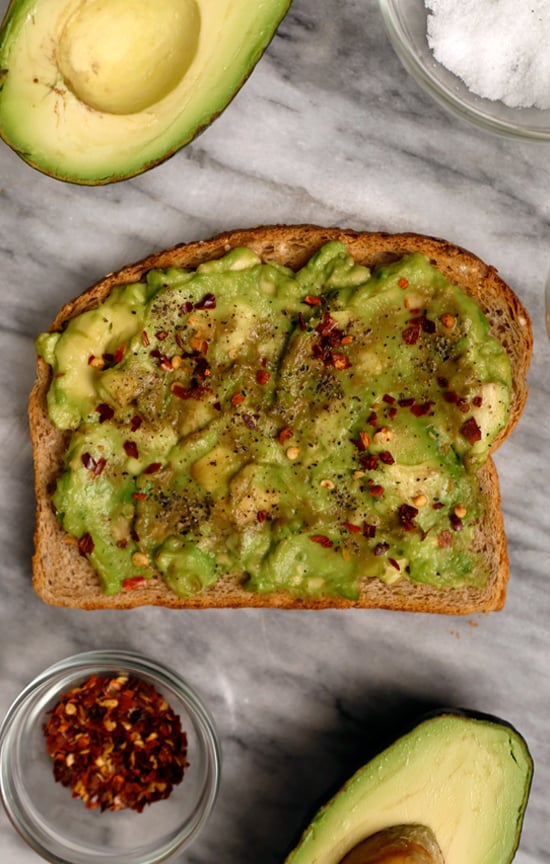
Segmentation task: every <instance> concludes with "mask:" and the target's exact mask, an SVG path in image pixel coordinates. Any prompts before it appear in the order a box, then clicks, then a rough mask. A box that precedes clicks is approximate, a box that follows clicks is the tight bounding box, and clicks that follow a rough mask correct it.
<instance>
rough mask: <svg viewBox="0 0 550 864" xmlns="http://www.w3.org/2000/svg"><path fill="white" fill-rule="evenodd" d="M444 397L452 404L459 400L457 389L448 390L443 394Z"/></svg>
mask: <svg viewBox="0 0 550 864" xmlns="http://www.w3.org/2000/svg"><path fill="white" fill-rule="evenodd" d="M443 398H444V400H445V402H448V403H449V404H450V405H456V403H457V402H458V393H456V391H455V390H446V391H445V393H444V394H443Z"/></svg>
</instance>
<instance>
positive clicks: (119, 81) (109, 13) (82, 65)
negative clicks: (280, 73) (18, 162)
mask: <svg viewBox="0 0 550 864" xmlns="http://www.w3.org/2000/svg"><path fill="white" fill-rule="evenodd" d="M289 6H290V0H265V2H262V3H250V2H248V0H234V2H231V3H226V2H221V0H154V2H151V0H11V2H10V5H9V7H8V10H7V12H6V15H5V17H4V21H3V24H2V27H1V29H0V134H1V136H2V138H3V139H4V140H5V141H6V143H7V144H8V145H9V146H10V147H12V148H13V150H15V151H16V152H17V153H18V154H19V155H20V156H21V157H22V158H23V159H24V160H25V161H26V162H28V163H29V164H30V165H32V166H33V167H34V168H37V169H38V170H39V171H42V172H44V173H45V174H49V175H50V176H52V177H55V178H57V179H60V180H67V181H70V182H73V183H79V184H86V185H100V184H105V183H111V182H114V181H117V180H123V179H125V178H128V177H132V176H134V175H136V174H140V173H141V172H143V171H145V170H147V169H148V168H151V167H152V166H153V165H156V164H158V163H159V162H162V161H164V160H165V159H167V158H168V157H169V156H171V155H172V154H173V153H175V152H176V151H177V150H179V149H180V148H181V147H183V146H184V145H185V144H187V143H189V141H191V140H192V139H193V138H194V137H195V136H196V135H197V134H198V133H199V132H200V131H201V130H202V129H204V128H205V127H206V126H208V125H209V124H210V123H211V122H212V121H213V120H214V119H215V118H216V117H217V116H218V115H219V114H220V113H221V111H222V110H223V109H224V108H225V107H226V105H227V104H228V103H229V102H230V101H231V99H232V98H233V96H234V95H235V94H236V93H237V91H238V90H239V89H240V87H241V86H242V84H243V83H244V82H245V80H246V79H247V77H248V76H249V75H250V73H251V71H252V69H253V68H254V66H255V65H256V63H257V62H258V60H259V59H260V57H261V56H262V54H263V52H264V51H265V49H266V47H267V46H268V44H269V42H270V41H271V39H272V37H273V35H274V33H275V31H276V29H277V27H278V25H279V23H280V22H281V20H282V18H283V17H284V15H285V14H286V12H287V11H288V8H289Z"/></svg>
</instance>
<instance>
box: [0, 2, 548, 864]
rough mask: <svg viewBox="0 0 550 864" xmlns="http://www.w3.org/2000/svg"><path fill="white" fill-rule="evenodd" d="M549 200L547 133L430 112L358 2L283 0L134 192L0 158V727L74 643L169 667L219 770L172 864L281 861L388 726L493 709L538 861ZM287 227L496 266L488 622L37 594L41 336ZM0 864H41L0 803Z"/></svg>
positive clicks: (542, 853)
mask: <svg viewBox="0 0 550 864" xmlns="http://www.w3.org/2000/svg"><path fill="white" fill-rule="evenodd" d="M6 6H7V2H6V0H2V2H0V11H1V12H2V14H3V12H4V11H5V8H6ZM549 193H550V144H548V145H538V144H532V143H521V142H518V141H511V140H505V139H502V138H498V137H494V136H492V135H490V134H488V133H483V132H481V131H478V130H476V129H474V128H472V127H470V126H467V125H465V124H464V123H463V122H461V121H459V120H456V119H453V118H451V117H450V116H448V115H447V114H446V113H444V112H443V110H442V109H440V108H439V107H437V106H436V105H435V104H434V103H432V101H430V99H429V98H428V97H427V96H426V95H424V93H423V92H422V91H421V90H420V89H419V88H418V86H417V85H416V84H415V83H414V82H413V81H412V80H411V79H410V78H409V77H407V74H406V73H405V72H404V70H403V68H402V67H401V65H400V63H399V61H398V59H397V58H396V56H395V55H394V53H393V52H392V50H391V48H390V46H389V44H388V42H387V39H386V36H385V34H384V32H383V29H382V23H381V18H380V14H379V12H378V9H377V5H376V2H375V0H343V2H336V0H295V2H294V4H293V6H292V9H291V11H290V13H289V15H288V17H287V18H286V20H285V21H284V22H283V23H282V25H281V27H280V29H279V32H278V34H277V36H276V37H275V39H274V41H273V42H272V44H271V46H270V48H269V50H268V52H267V53H266V54H265V56H264V58H263V59H262V61H261V62H260V64H259V65H258V66H257V68H256V70H255V72H254V74H253V75H252V77H251V78H250V80H249V81H248V82H247V84H246V86H245V87H244V89H243V90H242V91H241V92H240V94H239V95H238V96H237V98H236V99H235V100H234V102H233V103H232V104H231V106H230V107H229V108H228V109H227V111H226V112H225V113H224V114H223V115H222V116H221V118H220V119H219V120H218V121H217V122H216V123H215V124H214V125H213V126H212V127H211V128H210V129H208V130H207V131H206V132H204V133H203V134H202V135H201V136H200V137H199V138H198V139H197V140H196V141H195V142H194V143H193V144H192V145H190V146H189V147H188V148H187V149H186V150H184V151H181V152H180V153H179V154H177V155H176V156H174V157H173V158H172V159H171V160H170V161H169V162H167V163H166V164H164V165H162V166H160V167H157V168H155V169H153V170H152V171H150V172H149V173H147V174H145V175H143V176H141V177H139V178H136V179H134V180H131V181H127V182H124V183H121V184H117V185H113V186H108V187H103V188H95V189H94V188H79V187H76V186H70V185H64V184H62V183H59V182H57V181H54V180H51V179H49V178H47V177H45V176H43V175H41V174H39V173H37V172H35V171H33V170H32V169H30V168H29V167H27V166H26V165H25V164H24V163H23V162H22V161H20V160H19V159H18V158H17V157H16V156H15V155H14V154H13V153H12V152H11V151H10V150H9V149H8V148H7V147H5V146H4V145H2V146H0V291H1V298H2V311H1V313H0V355H1V361H0V376H1V377H0V383H1V390H0V392H1V394H2V395H1V399H0V442H1V446H0V546H1V548H2V555H1V558H0V571H1V583H2V595H3V599H2V602H1V604H0V715H2V716H3V714H4V713H5V711H6V709H7V707H8V705H9V703H10V701H11V700H12V699H13V698H14V697H15V695H16V694H17V692H18V691H19V690H20V688H21V687H22V686H23V685H24V684H26V683H27V682H28V681H29V680H30V678H31V677H32V676H33V675H34V674H35V673H37V672H38V671H39V670H41V669H42V668H43V667H44V666H45V665H46V664H49V663H50V662H53V661H55V660H58V659H60V658H62V657H64V656H66V655H68V654H71V653H73V652H76V651H80V650H84V649H90V648H97V647H103V646H118V647H124V648H131V649H138V650H141V651H143V652H145V653H147V654H148V655H150V656H152V657H155V658H158V659H164V660H168V661H169V662H170V663H172V664H173V665H174V666H175V667H176V668H177V669H178V670H179V671H180V672H183V673H184V674H185V675H186V676H187V677H188V679H189V680H190V681H191V682H192V683H193V684H194V685H195V686H196V687H197V688H198V689H199V691H200V692H201V693H202V694H203V696H204V697H205V699H206V700H207V702H208V703H209V705H210V706H211V708H212V711H213V713H214V716H215V719H216V722H217V725H218V729H219V732H220V735H221V741H222V747H223V778H222V784H221V790H220V796H219V799H218V803H217V807H216V810H215V813H214V815H213V818H212V820H211V822H210V823H209V825H208V827H207V829H206V831H205V832H204V833H203V834H202V835H201V836H200V838H199V839H198V840H197V841H196V843H195V844H194V845H193V846H192V847H191V848H190V850H189V851H188V852H187V853H185V854H183V855H182V856H180V858H179V859H178V861H181V862H182V864H183V862H189V864H210V862H212V861H223V862H224V864H258V862H261V864H282V861H283V859H284V856H285V853H286V852H287V851H288V850H289V848H290V847H291V845H292V844H293V841H294V840H295V839H296V837H297V834H298V832H299V830H300V829H301V828H302V827H304V825H305V821H306V818H307V816H308V815H310V814H311V813H312V811H313V808H314V806H315V805H316V804H317V803H319V802H320V801H322V800H323V799H324V798H326V796H327V795H328V792H329V790H332V789H333V788H334V787H335V785H337V784H339V783H340V782H342V781H343V780H344V779H346V778H347V776H348V775H349V774H350V773H351V772H352V771H353V770H354V769H355V768H357V767H358V766H359V765H360V764H362V762H363V761H364V760H365V759H366V757H367V756H368V755H370V754H372V753H373V752H374V751H375V750H376V749H378V748H379V747H380V746H381V745H382V744H384V743H386V741H387V740H388V738H389V737H391V733H392V732H393V731H394V730H395V729H397V728H398V727H399V725H400V724H401V723H402V722H403V720H405V719H407V718H411V717H413V716H415V715H417V714H419V713H421V712H422V710H424V708H426V707H433V706H439V705H449V704H452V705H461V706H466V707H470V708H474V709H478V710H481V711H487V712H491V713H494V714H497V715H500V716H502V717H504V718H506V719H507V720H509V721H511V722H512V723H514V724H515V725H516V726H517V727H518V729H519V730H520V731H521V732H522V733H523V734H524V736H525V737H526V739H527V741H528V743H529V746H530V748H531V751H532V754H533V757H534V760H535V766H536V771H535V778H534V782H533V787H532V793H531V798H530V802H529V806H528V810H527V814H526V819H525V825H524V831H523V835H522V840H521V845H520V848H519V851H518V853H517V857H516V861H517V864H542V862H544V861H550V857H549V852H548V848H549V847H548V842H547V840H548V831H549V828H548V826H549V825H550V743H549V742H550V737H549V735H548V722H549V719H550V672H549V660H550V632H549V631H550V627H549V624H550V583H549V571H550V507H549V502H548V494H549V493H548V487H549V467H548V466H549V459H548V456H547V454H546V447H547V446H548V439H549V435H550V402H549V395H550V377H549V375H548V369H549V364H550V354H549V348H548V345H547V341H546V335H545V331H544V318H543V284H544V278H545V274H546V270H547V267H548V264H549V263H550V236H549V235H550V231H549V228H550V194H549ZM304 221H311V222H317V223H322V224H329V225H340V226H346V227H353V228H364V229H386V230H389V231H393V230H403V229H411V230H415V231H420V232H426V233H431V234H437V235H439V236H443V237H446V238H447V239H449V240H451V241H454V242H456V243H459V244H461V245H463V246H466V247H467V248H469V249H471V250H472V251H474V252H476V253H477V254H478V255H480V256H481V257H483V258H484V259H485V260H487V261H489V262H490V263H492V264H494V265H495V266H496V267H497V268H498V269H499V271H500V273H501V275H502V276H503V277H504V278H505V279H506V280H507V281H509V283H510V284H511V285H512V286H513V288H514V289H515V290H516V291H517V293H518V294H519V296H520V297H521V299H522V300H523V302H524V303H525V304H526V306H527V308H528V310H529V311H530V313H531V315H532V317H533V321H534V330H535V353H534V358H533V363H532V367H531V371H530V387H531V390H530V399H529V402H528V405H527V409H526V411H525V414H524V416H523V418H522V420H521V423H520V425H519V427H518V429H517V430H516V432H515V433H514V435H513V437H512V438H511V439H510V440H509V441H508V442H506V444H505V445H504V447H503V448H502V450H501V451H500V452H499V454H498V456H497V462H498V467H499V470H500V475H501V487H502V497H503V508H504V516H505V521H506V527H507V533H508V538H509V554H510V560H511V571H512V575H511V583H510V589H509V595H508V602H507V606H506V609H505V611H503V612H501V613H498V614H493V615H489V616H485V617H483V616H469V617H467V618H460V619H458V618H446V617H429V616H423V615H419V616H414V615H406V614H396V613H387V612H376V611H374V612H372V611H354V612H345V611H330V612H324V613H311V612H282V613H281V612H276V611H265V610H264V611H262V610H255V611H247V610H243V611H215V610H214V611H208V612H171V611H169V610H159V609H140V610H136V611H133V612H128V613H121V612H118V613H116V612H115V613H108V612H87V613H86V612H79V611H74V610H61V609H54V608H50V607H47V606H45V605H44V604H42V602H41V601H40V600H38V599H37V597H36V596H35V595H34V594H33V591H32V588H31V581H30V579H31V553H32V528H33V506H34V502H33V489H32V466H31V451H30V444H29V439H28V432H27V418H26V400H27V395H28V392H29V389H30V387H31V384H32V380H33V368H34V352H33V339H34V337H35V336H36V334H37V333H38V332H39V331H40V330H41V329H44V328H45V327H46V326H47V324H48V323H49V321H50V319H51V318H52V317H53V315H54V313H55V312H56V311H57V309H58V307H59V306H60V305H61V304H62V303H64V302H65V301H66V300H67V299H69V298H70V297H72V296H73V295H75V294H77V293H79V292H80V291H81V290H83V289H84V288H85V287H87V286H88V285H89V284H91V283H92V282H93V281H94V280H96V279H97V278H99V277H101V276H102V275H104V274H105V273H107V272H109V271H110V270H113V269H116V268H118V267H119V266H122V265H123V264H126V263H128V262H130V261H133V260H137V259H139V258H141V257H143V256H144V255H145V254H147V253H149V252H151V251H153V250H156V249H160V248H163V247H166V246H169V245H171V244H173V243H176V242H179V241H189V240H195V239H200V238H204V237H207V236H209V235H211V234H213V233H215V232H217V231H219V230H223V229H228V228H232V227H244V226H250V225H255V224H258V223H270V222H287V223H292V222H304ZM0 860H1V861H2V864H32V862H34V861H35V860H37V859H36V856H35V855H34V854H33V853H32V852H31V851H29V850H28V849H27V848H26V846H25V845H24V844H23V842H22V841H21V840H20V839H19V837H18V836H17V835H16V834H15V832H14V831H13V829H12V828H11V826H10V825H9V824H8V822H7V820H6V818H5V816H4V814H3V813H2V814H0ZM465 864H466V862H465Z"/></svg>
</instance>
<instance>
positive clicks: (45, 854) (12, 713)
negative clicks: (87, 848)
mask: <svg viewBox="0 0 550 864" xmlns="http://www.w3.org/2000/svg"><path fill="white" fill-rule="evenodd" d="M117 666H120V667H121V669H122V668H124V667H127V668H128V669H129V670H130V671H131V672H133V673H135V674H136V676H137V677H139V674H140V672H142V673H143V674H147V675H148V676H150V677H151V678H152V679H155V680H157V681H158V682H159V685H161V686H162V685H163V684H164V685H165V686H167V687H168V688H171V689H172V690H174V692H175V693H176V694H177V695H178V697H179V698H180V699H181V701H182V703H184V704H185V706H186V708H187V710H188V711H189V713H190V715H191V716H192V718H193V720H194V721H196V722H197V726H198V727H199V729H200V732H201V735H202V736H203V738H204V751H205V759H206V763H207V766H208V778H209V779H208V783H207V785H206V788H205V790H204V793H203V794H202V796H201V798H199V800H200V801H201V806H200V809H199V811H198V813H197V815H196V816H195V817H194V818H193V820H192V822H191V825H190V827H189V828H188V829H187V830H186V831H185V832H182V830H181V829H179V830H177V831H176V832H175V834H174V836H173V837H172V839H171V840H169V841H168V842H166V841H164V842H163V843H162V845H161V846H160V847H159V850H158V851H152V852H150V853H149V854H147V857H140V858H139V864H160V862H162V861H167V860H168V859H169V858H171V857H172V856H173V855H175V854H176V853H178V852H181V851H182V850H183V849H184V848H186V847H187V846H188V845H189V844H190V843H191V842H192V841H193V840H194V839H195V838H196V836H197V835H198V834H199V832H200V831H201V830H202V828H203V827H204V825H205V823H206V822H207V820H208V818H209V816H210V814H211V812H212V809H213V807H214V804H215V802H216V799H217V796H218V792H219V786H220V777H221V747H220V741H219V736H218V733H217V730H216V726H215V723H214V720H213V717H212V715H211V713H210V711H209V709H208V708H207V707H206V705H205V704H204V702H203V700H202V698H201V697H200V696H199V694H198V693H197V691H196V690H195V688H194V687H193V686H192V685H190V684H189V683H188V682H187V681H186V680H185V679H184V678H183V677H182V676H181V675H180V674H179V673H178V672H176V671H175V670H174V669H172V668H170V667H169V666H167V665H166V664H164V663H163V662H162V661H158V660H154V659H152V658H150V657H147V656H146V655H145V654H142V653H140V652H137V651H132V650H126V649H118V648H111V649H108V648H106V649H96V650H90V651H83V652H80V653H77V654H72V655H69V656H68V657H65V658H62V659H60V660H58V661H56V662H54V663H52V664H51V665H49V666H47V667H46V668H45V669H43V670H42V671H41V672H39V673H38V674H37V675H35V676H34V677H33V678H32V679H31V680H30V681H29V682H28V683H27V684H26V685H25V687H23V689H22V690H21V691H20V692H19V694H18V695H17V696H16V697H15V699H14V700H13V701H12V702H11V704H10V705H9V707H8V710H7V712H6V713H5V715H4V718H3V720H2V722H1V723H0V800H1V801H2V804H3V806H4V810H5V812H6V814H7V816H8V819H9V821H10V822H11V824H12V826H13V827H14V828H15V830H16V831H17V833H18V834H19V836H20V837H22V839H23V840H24V841H25V842H26V843H27V845H28V846H29V847H30V848H31V849H33V850H34V851H35V852H37V853H38V854H39V855H40V856H41V857H42V858H44V859H45V860H46V861H49V862H51V864H73V861H72V859H69V858H66V857H60V855H59V854H58V853H57V852H52V851H51V850H50V849H48V847H47V845H45V844H44V843H43V842H42V840H41V839H40V838H39V837H38V836H37V834H36V833H35V832H33V830H32V828H31V827H30V826H31V824H32V823H31V821H29V823H25V822H22V821H21V820H20V819H19V818H18V816H17V812H16V808H15V809H14V808H13V807H12V802H11V801H10V795H9V794H8V791H7V789H6V788H5V784H4V770H3V766H2V763H7V764H8V765H9V754H10V751H9V749H7V750H6V742H7V740H8V737H9V733H10V732H11V731H12V730H13V727H14V725H15V724H16V723H17V721H18V720H19V719H21V718H22V717H23V716H24V714H25V711H26V709H27V707H28V706H29V700H31V699H32V697H34V696H35V695H37V694H39V693H40V691H41V690H43V689H47V686H48V685H49V684H50V683H52V682H53V681H54V679H55V677H56V676H58V675H61V674H62V675H63V681H62V682H59V685H58V686H56V687H55V688H54V689H53V690H52V696H55V694H57V693H59V694H60V693H61V692H62V691H63V689H65V688H66V687H67V684H68V683H69V682H68V681H67V678H69V679H72V678H74V679H77V678H82V677H85V676H87V675H92V674H94V673H96V672H101V671H105V672H108V671H116V667H117ZM86 854H87V856H90V857H89V860H90V861H92V860H97V858H96V855H97V853H91V852H88V853H86ZM124 855H132V853H131V852H130V853H128V852H127V853H124V852H122V853H118V856H119V858H120V860H123V856H124ZM109 860H112V861H114V859H106V861H109ZM134 862H135V864H138V859H137V858H134Z"/></svg>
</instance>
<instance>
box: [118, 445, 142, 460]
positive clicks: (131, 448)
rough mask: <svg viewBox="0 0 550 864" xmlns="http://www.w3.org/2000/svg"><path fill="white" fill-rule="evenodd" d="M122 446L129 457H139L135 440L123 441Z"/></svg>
mask: <svg viewBox="0 0 550 864" xmlns="http://www.w3.org/2000/svg"><path fill="white" fill-rule="evenodd" d="M122 446H123V447H124V452H125V453H126V455H127V456H128V457H129V458H130V459H137V458H138V457H139V453H138V447H137V444H136V442H135V441H125V442H124V444H123V445H122Z"/></svg>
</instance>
